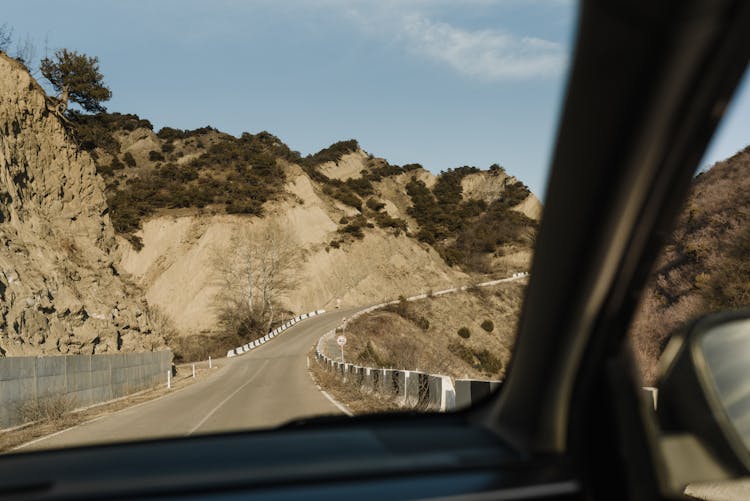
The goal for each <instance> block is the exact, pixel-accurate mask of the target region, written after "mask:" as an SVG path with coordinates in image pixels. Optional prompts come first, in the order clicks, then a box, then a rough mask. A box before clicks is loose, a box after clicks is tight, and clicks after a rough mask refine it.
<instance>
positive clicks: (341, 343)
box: [336, 336, 346, 346]
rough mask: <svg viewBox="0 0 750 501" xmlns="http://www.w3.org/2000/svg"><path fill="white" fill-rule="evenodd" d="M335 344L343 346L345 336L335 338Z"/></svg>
mask: <svg viewBox="0 0 750 501" xmlns="http://www.w3.org/2000/svg"><path fill="white" fill-rule="evenodd" d="M336 343H337V344H338V345H339V346H344V345H345V344H346V336H339V337H337V338H336Z"/></svg>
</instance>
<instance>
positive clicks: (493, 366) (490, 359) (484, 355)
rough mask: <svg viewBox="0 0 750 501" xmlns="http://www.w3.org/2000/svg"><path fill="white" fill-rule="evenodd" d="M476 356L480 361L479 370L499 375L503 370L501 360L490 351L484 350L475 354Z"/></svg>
mask: <svg viewBox="0 0 750 501" xmlns="http://www.w3.org/2000/svg"><path fill="white" fill-rule="evenodd" d="M474 356H475V357H476V358H477V360H478V361H479V367H478V368H479V369H481V370H482V371H484V372H486V373H488V374H497V373H499V372H500V370H501V369H502V368H503V364H502V362H501V361H500V359H499V358H498V357H497V356H495V355H494V354H493V353H492V352H490V351H489V350H486V349H483V350H479V351H475V352H474Z"/></svg>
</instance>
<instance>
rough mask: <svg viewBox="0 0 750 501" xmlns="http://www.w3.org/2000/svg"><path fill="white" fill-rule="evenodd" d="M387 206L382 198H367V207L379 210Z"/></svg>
mask: <svg viewBox="0 0 750 501" xmlns="http://www.w3.org/2000/svg"><path fill="white" fill-rule="evenodd" d="M383 207H385V204H384V203H383V202H381V201H380V200H375V199H374V198H368V199H367V208H368V209H370V210H372V211H375V212H379V211H380V210H381V209H383Z"/></svg>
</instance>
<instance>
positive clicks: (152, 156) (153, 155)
mask: <svg viewBox="0 0 750 501" xmlns="http://www.w3.org/2000/svg"><path fill="white" fill-rule="evenodd" d="M148 159H149V160H151V161H152V162H163V161H164V155H162V154H161V153H160V152H158V151H156V150H151V151H149V152H148Z"/></svg>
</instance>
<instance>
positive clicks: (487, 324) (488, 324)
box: [482, 319, 495, 332]
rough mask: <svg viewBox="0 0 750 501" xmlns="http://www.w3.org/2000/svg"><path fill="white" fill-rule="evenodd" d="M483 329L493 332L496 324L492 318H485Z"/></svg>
mask: <svg viewBox="0 0 750 501" xmlns="http://www.w3.org/2000/svg"><path fill="white" fill-rule="evenodd" d="M482 329H484V330H486V331H487V332H492V331H493V330H494V329H495V324H494V323H492V320H489V319H488V320H485V321H484V322H482Z"/></svg>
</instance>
